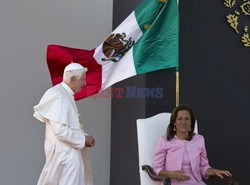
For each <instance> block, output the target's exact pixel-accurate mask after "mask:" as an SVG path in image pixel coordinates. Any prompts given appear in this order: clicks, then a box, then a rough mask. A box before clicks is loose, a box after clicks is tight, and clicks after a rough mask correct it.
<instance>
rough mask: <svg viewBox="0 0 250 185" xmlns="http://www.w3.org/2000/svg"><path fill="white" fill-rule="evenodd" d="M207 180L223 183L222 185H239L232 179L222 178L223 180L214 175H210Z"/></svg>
mask: <svg viewBox="0 0 250 185" xmlns="http://www.w3.org/2000/svg"><path fill="white" fill-rule="evenodd" d="M208 180H213V181H217V182H224V184H227V185H239V183H238V182H237V181H235V180H234V179H233V177H228V176H225V175H224V176H223V179H222V178H220V177H218V176H216V175H212V176H209V178H208Z"/></svg>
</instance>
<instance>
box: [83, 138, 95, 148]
mask: <svg viewBox="0 0 250 185" xmlns="http://www.w3.org/2000/svg"><path fill="white" fill-rule="evenodd" d="M85 146H86V147H93V146H95V139H94V137H93V136H91V135H89V136H86V139H85Z"/></svg>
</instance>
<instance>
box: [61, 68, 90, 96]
mask: <svg viewBox="0 0 250 185" xmlns="http://www.w3.org/2000/svg"><path fill="white" fill-rule="evenodd" d="M87 71H88V68H86V67H83V66H82V65H81V64H78V63H71V64H69V65H67V66H66V67H65V68H64V73H63V82H65V83H66V84H67V85H68V86H69V87H70V88H71V89H72V91H74V93H77V92H80V91H81V89H82V87H84V86H85V85H86V72H87Z"/></svg>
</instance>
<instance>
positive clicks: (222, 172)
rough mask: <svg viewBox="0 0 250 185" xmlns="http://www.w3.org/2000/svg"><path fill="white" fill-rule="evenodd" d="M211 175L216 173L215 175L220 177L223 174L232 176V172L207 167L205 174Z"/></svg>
mask: <svg viewBox="0 0 250 185" xmlns="http://www.w3.org/2000/svg"><path fill="white" fill-rule="evenodd" d="M211 175H216V176H218V177H220V178H222V179H223V175H224V176H230V177H232V174H231V173H230V172H229V171H226V170H218V169H215V168H209V169H208V170H207V171H206V176H211Z"/></svg>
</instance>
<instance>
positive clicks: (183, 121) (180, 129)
mask: <svg viewBox="0 0 250 185" xmlns="http://www.w3.org/2000/svg"><path fill="white" fill-rule="evenodd" d="M175 126H176V132H177V133H188V130H189V128H190V127H191V118H190V114H189V112H188V111H186V110H181V111H179V112H178V113H177V117H176V121H175Z"/></svg>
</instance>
